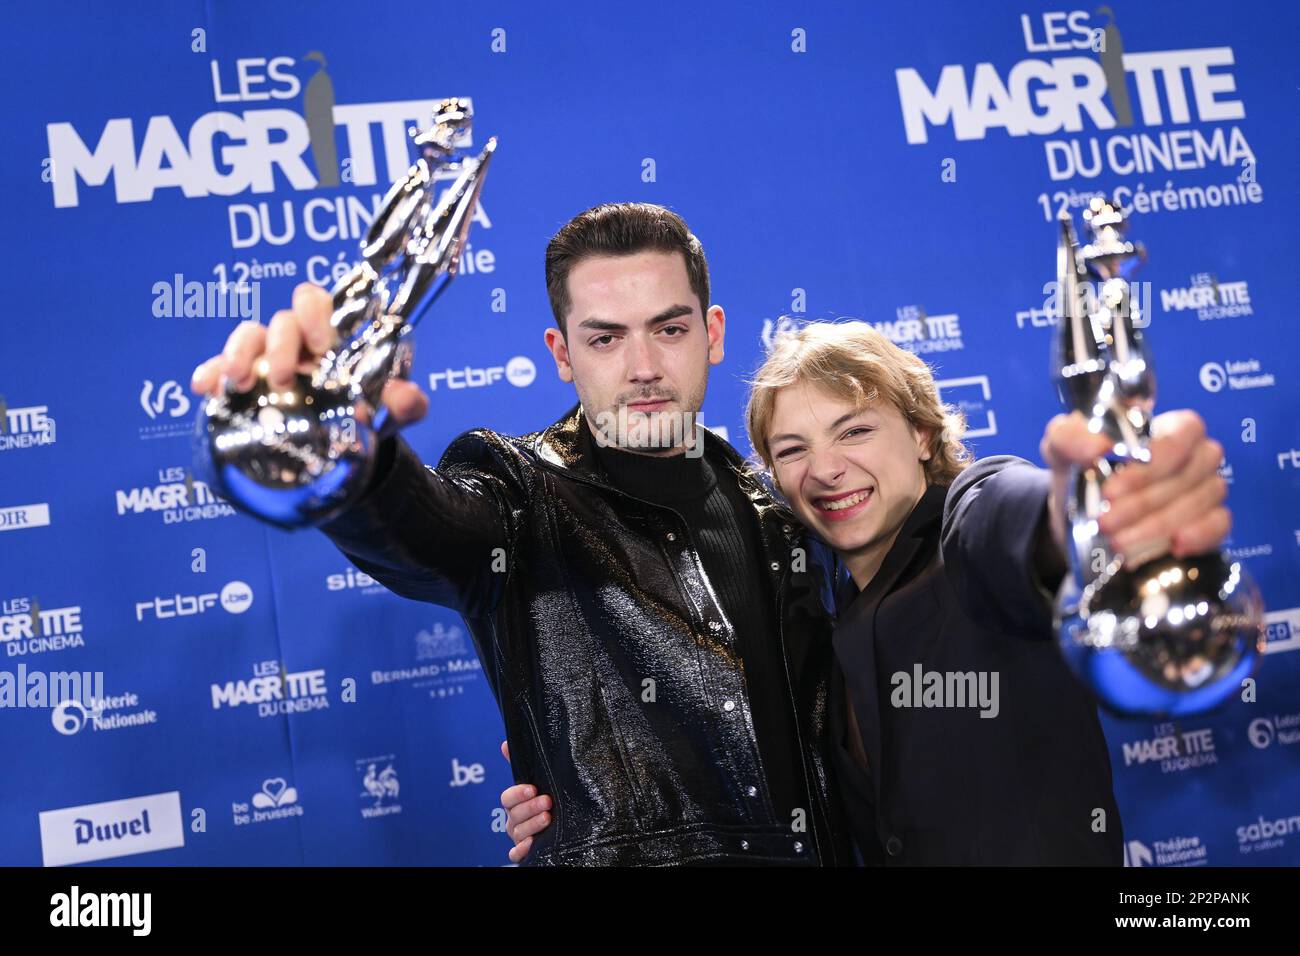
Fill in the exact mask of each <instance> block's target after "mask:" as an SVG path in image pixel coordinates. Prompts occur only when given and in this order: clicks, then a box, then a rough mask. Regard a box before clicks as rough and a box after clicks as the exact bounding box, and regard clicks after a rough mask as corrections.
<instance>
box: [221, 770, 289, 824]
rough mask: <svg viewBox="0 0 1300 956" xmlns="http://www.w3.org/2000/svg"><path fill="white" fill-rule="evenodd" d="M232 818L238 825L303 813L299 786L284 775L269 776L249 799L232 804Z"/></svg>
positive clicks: (266, 821) (281, 818) (285, 818)
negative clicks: (292, 783)
mask: <svg viewBox="0 0 1300 956" xmlns="http://www.w3.org/2000/svg"><path fill="white" fill-rule="evenodd" d="M230 810H231V820H232V823H233V824H234V825H235V826H237V827H242V826H248V825H250V824H255V823H268V822H270V821H272V820H287V819H290V818H292V817H300V816H302V815H303V807H302V804H301V803H300V802H299V798H298V788H297V787H294V786H292V785H291V784H290V783H289V781H287V780H286V779H285V778H284V777H268V778H267V779H265V780H263V781H262V784H261V786H260V787H258V789H257V790H256V791H255V792H254V793H253V795H252V796H251V797H249V798H248V799H247V800H238V801H233V802H232V803H231V804H230Z"/></svg>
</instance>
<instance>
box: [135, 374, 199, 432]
mask: <svg viewBox="0 0 1300 956" xmlns="http://www.w3.org/2000/svg"><path fill="white" fill-rule="evenodd" d="M140 409H141V411H142V413H143V415H144V417H145V418H146V419H147V421H148V424H141V425H140V440H141V441H152V440H154V439H157V438H185V439H188V438H189V437H190V434H191V433H192V432H193V431H194V421H193V419H192V417H191V416H190V397H189V395H188V394H186V389H185V386H183V385H182V384H181V383H180V382H178V381H176V379H172V378H169V379H167V380H166V381H161V382H155V381H154V380H153V379H150V378H147V379H145V380H144V386H143V387H142V388H141V389H140Z"/></svg>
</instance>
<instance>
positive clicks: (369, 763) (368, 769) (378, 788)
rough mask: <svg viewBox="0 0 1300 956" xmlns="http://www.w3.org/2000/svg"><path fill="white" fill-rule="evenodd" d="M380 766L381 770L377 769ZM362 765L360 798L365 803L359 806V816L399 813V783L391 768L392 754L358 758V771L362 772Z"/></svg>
mask: <svg viewBox="0 0 1300 956" xmlns="http://www.w3.org/2000/svg"><path fill="white" fill-rule="evenodd" d="M380 766H382V767H383V769H382V770H379V769H378V768H379V767H380ZM363 767H364V768H365V770H364V775H363V776H362V778H361V786H362V792H361V799H362V800H365V801H367V803H366V806H363V807H362V808H361V816H362V817H364V818H365V819H371V818H373V817H386V816H389V815H390V814H394V813H401V812H402V805H401V804H400V803H398V802H397V796H398V794H399V793H400V792H401V785H400V784H399V783H398V782H397V771H396V770H394V769H393V758H392V755H388V756H384V757H366V758H364V759H362V760H358V761H357V771H358V772H359V773H360V772H362V768H363ZM370 801H373V803H372V802H370Z"/></svg>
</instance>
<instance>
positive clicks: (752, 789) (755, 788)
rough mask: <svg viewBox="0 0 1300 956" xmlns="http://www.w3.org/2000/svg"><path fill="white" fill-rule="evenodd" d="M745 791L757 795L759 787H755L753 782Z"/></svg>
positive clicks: (752, 795)
mask: <svg viewBox="0 0 1300 956" xmlns="http://www.w3.org/2000/svg"><path fill="white" fill-rule="evenodd" d="M745 793H747V794H749V795H750V796H751V797H756V796H758V787H755V786H753V785H752V784H751V785H750V786H748V787H746V788H745Z"/></svg>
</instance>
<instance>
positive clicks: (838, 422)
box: [768, 408, 866, 444]
mask: <svg viewBox="0 0 1300 956" xmlns="http://www.w3.org/2000/svg"><path fill="white" fill-rule="evenodd" d="M865 411H866V409H865V408H858V409H854V410H853V411H851V412H845V413H844V414H843V415H841V416H840V417H839V418H837V419H835V421H833V422H831V423H830V424H829V425H827V426H826V431H827V432H833V431H835V430H836V429H837V428H839V427H840V426H841V425H843V424H844V423H845V422H847V421H848V420H849V419H851V418H857V417H858V416H859V415H861V414H863V413H864V412H865ZM787 438H793V439H794V440H795V441H803V436H802V435H793V434H791V433H789V432H787V433H785V434H784V435H773V436H772V437H771V438H769V439H768V443H769V444H775V443H776V442H779V441H783V440H785V439H787Z"/></svg>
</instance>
